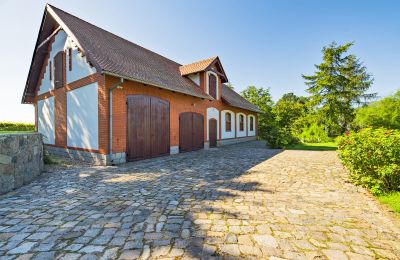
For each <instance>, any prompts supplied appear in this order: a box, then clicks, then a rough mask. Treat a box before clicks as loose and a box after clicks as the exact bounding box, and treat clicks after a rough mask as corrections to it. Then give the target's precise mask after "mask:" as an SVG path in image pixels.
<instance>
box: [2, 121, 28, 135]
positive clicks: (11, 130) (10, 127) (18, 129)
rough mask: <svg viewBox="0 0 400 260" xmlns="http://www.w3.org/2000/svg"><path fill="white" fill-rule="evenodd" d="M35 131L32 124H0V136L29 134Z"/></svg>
mask: <svg viewBox="0 0 400 260" xmlns="http://www.w3.org/2000/svg"><path fill="white" fill-rule="evenodd" d="M34 131H35V125H34V124H27V123H18V122H0V134H15V133H29V132H34Z"/></svg>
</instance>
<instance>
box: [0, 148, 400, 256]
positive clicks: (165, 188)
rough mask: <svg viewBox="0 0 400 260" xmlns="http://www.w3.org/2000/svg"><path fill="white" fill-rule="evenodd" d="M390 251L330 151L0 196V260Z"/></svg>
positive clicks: (377, 214)
mask: <svg viewBox="0 0 400 260" xmlns="http://www.w3.org/2000/svg"><path fill="white" fill-rule="evenodd" d="M399 241H400V231H399V229H398V226H396V225H395V223H394V220H393V219H391V218H390V217H389V216H387V215H386V214H385V213H384V212H383V211H382V210H381V209H380V207H379V206H378V204H377V203H376V202H375V200H374V199H373V198H371V197H370V196H369V195H367V194H366V193H365V192H364V191H363V190H362V189H358V188H355V187H354V186H353V185H351V184H349V183H348V182H347V180H346V173H345V171H344V170H343V168H342V167H341V165H340V163H339V160H338V159H337V157H336V155H335V153H334V152H307V151H284V152H282V153H279V151H276V150H268V149H266V148H264V145H262V144H261V143H257V142H252V143H246V144H240V145H233V146H227V147H223V148H218V149H215V150H210V151H198V152H193V153H187V154H180V155H176V156H171V157H163V158H157V159H154V160H150V161H142V162H137V163H131V164H127V165H124V166H120V167H81V168H73V169H65V170H54V172H50V173H47V174H45V175H44V176H43V178H41V179H40V180H38V181H36V182H34V183H32V184H30V185H28V186H25V187H23V188H21V189H19V190H17V191H16V192H14V193H10V194H8V195H6V196H2V197H0V259H14V258H17V257H19V259H29V258H31V257H32V258H36V259H53V258H61V259H78V258H80V259H96V258H103V259H115V258H121V259H135V258H138V257H141V258H143V259H144V258H149V257H150V258H177V259H180V258H183V259H184V258H206V259H208V258H212V257H220V256H226V257H227V258H235V257H236V258H264V259H268V258H269V259H280V258H288V259H303V258H308V259H326V258H329V259H346V258H347V257H349V258H352V259H373V258H385V259H398V258H400V242H399Z"/></svg>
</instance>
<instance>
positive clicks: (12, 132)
mask: <svg viewBox="0 0 400 260" xmlns="http://www.w3.org/2000/svg"><path fill="white" fill-rule="evenodd" d="M33 132H34V131H1V130H0V135H1V134H25V133H33Z"/></svg>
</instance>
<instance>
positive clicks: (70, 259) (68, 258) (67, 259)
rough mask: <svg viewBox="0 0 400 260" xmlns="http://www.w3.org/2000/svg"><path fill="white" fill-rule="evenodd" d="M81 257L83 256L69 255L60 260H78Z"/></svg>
mask: <svg viewBox="0 0 400 260" xmlns="http://www.w3.org/2000/svg"><path fill="white" fill-rule="evenodd" d="M80 257H81V254H76V253H67V254H64V255H62V256H61V257H60V260H77V259H79V258H80Z"/></svg>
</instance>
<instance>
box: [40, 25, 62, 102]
mask: <svg viewBox="0 0 400 260" xmlns="http://www.w3.org/2000/svg"><path fill="white" fill-rule="evenodd" d="M66 40H67V34H66V33H65V32H64V31H63V30H60V31H59V32H58V33H57V34H56V36H55V39H54V42H53V43H52V45H51V51H50V54H49V58H48V60H47V61H46V63H47V65H46V70H45V73H44V76H43V79H42V81H41V84H40V86H39V90H38V94H39V95H40V94H43V93H46V92H49V91H50V90H52V89H54V56H56V54H57V53H58V52H60V51H63V50H64V47H65V42H66ZM50 61H51V62H52V63H53V65H52V68H53V73H52V74H53V80H51V81H50V66H49V65H50Z"/></svg>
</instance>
